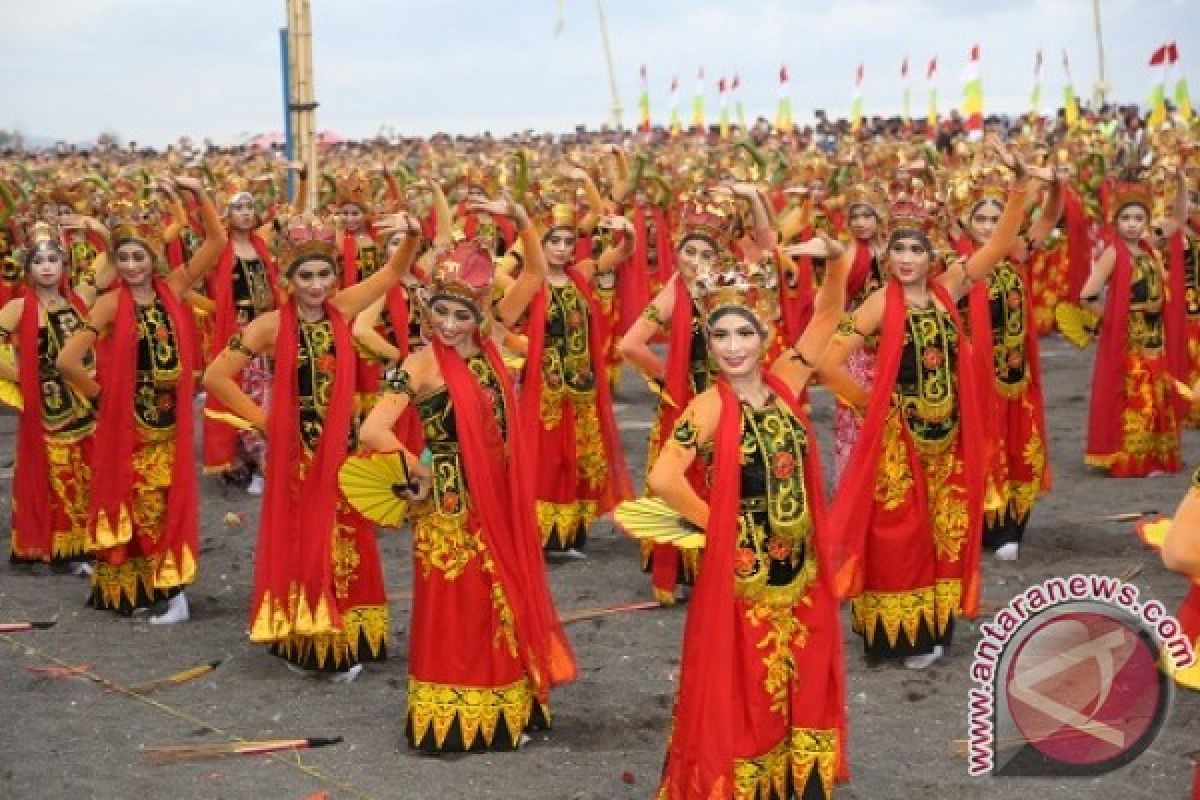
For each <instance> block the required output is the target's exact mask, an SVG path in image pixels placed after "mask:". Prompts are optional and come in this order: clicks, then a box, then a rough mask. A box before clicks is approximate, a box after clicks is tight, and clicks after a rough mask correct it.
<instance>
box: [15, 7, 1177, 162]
mask: <svg viewBox="0 0 1200 800" xmlns="http://www.w3.org/2000/svg"><path fill="white" fill-rule="evenodd" d="M1198 6H1200V0H1140V1H1139V0H1102V1H1101V7H1102V14H1103V25H1104V46H1105V50H1106V56H1107V62H1108V70H1109V83H1110V84H1111V85H1112V87H1113V92H1112V97H1113V98H1114V99H1116V100H1118V101H1122V102H1141V103H1144V102H1145V100H1146V98H1147V97H1148V94H1149V88H1150V83H1151V75H1150V70H1149V69H1148V67H1147V66H1146V65H1147V61H1148V59H1149V56H1150V53H1151V52H1152V51H1153V50H1154V49H1155V48H1156V47H1157V46H1159V45H1160V44H1162V43H1163V42H1165V41H1167V40H1170V39H1174V40H1175V41H1176V42H1178V47H1179V50H1180V56H1181V65H1182V68H1183V74H1184V75H1185V76H1186V77H1187V78H1188V82H1189V84H1190V85H1191V87H1192V91H1193V95H1194V96H1196V97H1197V99H1200V95H1197V94H1196V93H1197V92H1200V35H1198V34H1200V13H1198V12H1200V7H1198ZM562 8H563V17H564V28H563V31H562V33H561V35H558V36H556V35H555V33H554V29H555V23H556V20H557V19H558V14H559V10H558V9H559V6H558V4H557V3H556V2H554V0H515V1H514V2H498V1H497V0H489V1H488V2H483V1H482V0H446V1H444V2H440V1H439V0H411V1H410V0H336V2H335V0H313V29H314V49H313V60H314V64H315V69H316V87H317V99H318V100H319V101H320V103H321V107H320V109H319V111H318V126H319V127H320V128H322V129H332V130H336V131H339V132H341V133H344V134H346V135H349V136H355V137H358V136H365V135H370V134H374V133H376V132H378V131H379V130H380V126H381V125H389V126H394V127H395V129H396V130H397V131H398V132H401V133H414V134H428V133H431V132H434V131H438V130H444V131H449V132H454V133H468V132H477V131H482V130H491V131H493V132H495V133H507V132H510V131H513V130H521V129H525V128H533V129H536V130H566V129H569V128H572V127H573V126H574V125H575V124H577V123H586V124H588V125H591V126H594V125H598V124H600V123H602V122H604V121H607V119H608V118H609V116H608V115H609V110H610V108H611V105H612V102H611V99H610V94H609V87H608V79H607V75H606V71H605V65H604V56H603V50H602V48H601V41H600V28H599V23H598V18H597V13H596V4H595V2H593V0H563V2H562ZM605 8H606V10H607V15H608V23H609V29H610V36H611V41H612V47H613V56H614V59H615V61H616V69H617V80H618V88H619V91H620V96H621V100H622V102H623V104H624V106H625V116H624V121H625V124H626V125H633V124H635V123H636V121H637V107H636V101H637V96H638V94H639V91H640V88H639V79H638V68H639V66H640V65H642V64H645V65H646V66H647V69H648V70H649V76H650V96H651V109H652V113H653V116H654V119H655V121H663V122H665V120H666V118H667V113H668V89H669V84H670V80H671V76H672V75H678V76H679V82H680V95H681V110H682V112H683V115H684V120H685V122H686V120H687V119H688V114H689V110H690V104H691V97H692V94H693V92H694V88H695V84H696V71H697V68H698V67H700V66H703V67H704V68H705V72H706V75H707V79H708V80H707V82H708V96H707V101H706V105H707V109H708V116H709V118H710V120H715V117H716V113H717V98H716V79H717V77H718V76H719V75H722V74H724V75H726V76H732V74H733V73H734V72H735V71H737V72H738V73H739V74H740V76H741V81H742V86H743V102H744V104H745V107H746V112H747V114H748V115H750V116H755V115H757V114H767V115H768V116H772V115H773V114H774V108H775V104H776V100H777V97H778V89H777V85H778V84H777V72H778V69H779V65H780V63H781V62H784V63H786V64H787V65H788V68H789V71H790V73H791V77H792V89H791V94H792V97H793V103H794V107H795V115H796V118H797V119H798V120H801V121H803V120H807V119H809V118H810V116H811V111H812V109H814V108H824V109H827V110H828V111H829V112H830V114H832V115H836V116H845V115H848V113H849V108H850V101H851V95H852V84H853V78H854V72H855V69H856V67H857V65H858V64H859V63H860V62H861V63H863V64H864V65H865V71H866V80H865V85H864V88H863V98H864V111H865V113H867V114H874V113H881V114H889V113H895V112H897V111H898V110H899V108H900V103H901V94H902V89H901V81H900V76H899V71H900V63H901V61H902V60H903V58H904V57H905V56H906V55H907V56H908V57H909V60H910V74H911V75H912V87H913V89H912V97H913V103H912V104H913V112H914V114H915V115H923V114H924V111H925V106H926V102H927V84H926V83H925V80H924V71H925V66H926V64H927V62H928V60H929V58H930V57H931V56H933V55H936V56H937V58H938V62H939V73H938V77H937V80H936V82H937V86H938V92H939V106H940V110H941V111H942V112H943V113H944V112H945V111H947V110H948V109H949V108H950V106H951V105H952V104H954V105H956V104H957V103H958V102H959V100H960V97H961V81H960V73H961V71H962V68H963V66H964V64H965V62H966V59H967V53H968V50H969V49H970V46H971V45H972V44H974V43H978V44H979V45H980V46H981V48H982V53H983V66H982V77H983V85H984V106H985V110H986V111H1006V112H1019V111H1023V110H1025V109H1026V108H1027V106H1028V98H1029V93H1030V89H1031V88H1032V82H1033V77H1032V74H1033V60H1034V53H1035V51H1036V50H1037V49H1038V48H1039V47H1040V48H1042V50H1043V52H1044V58H1045V64H1044V66H1043V72H1042V75H1043V78H1042V83H1043V95H1042V96H1043V108H1046V107H1049V106H1052V105H1053V106H1057V105H1059V104H1060V101H1061V97H1062V86H1063V83H1064V75H1063V70H1062V65H1061V60H1062V56H1061V53H1062V49H1063V48H1066V49H1067V51H1068V53H1069V55H1070V59H1071V70H1072V73H1073V77H1074V85H1075V87H1076V89H1077V90H1078V91H1079V93H1080V94H1081V95H1084V96H1086V95H1088V94H1089V93H1090V87H1091V85H1092V83H1093V82H1094V80H1095V78H1096V47H1095V39H1094V36H1093V31H1092V15H1091V14H1092V0H1012V1H1009V0H991V1H990V2H986V3H979V2H971V1H970V0H959V1H958V2H953V1H952V0H878V1H877V2H867V0H831V1H829V2H813V0H761V1H759V2H756V1H755V0H740V1H739V0H724V2H720V1H718V0H707V1H701V0H697V1H695V2H686V0H659V1H657V2H656V0H605ZM283 20H284V3H283V0H203V2H197V1H196V0H0V30H2V31H3V32H4V46H3V47H0V74H2V75H4V76H5V80H4V89H3V97H4V101H3V102H2V103H0V128H5V129H13V128H16V129H19V130H20V131H22V132H23V133H25V134H27V135H35V136H50V137H56V138H65V139H69V140H82V139H87V138H90V137H92V136H94V135H95V134H96V133H98V132H100V131H103V130H109V131H113V132H115V133H117V134H118V135H119V136H121V137H122V138H124V139H134V140H137V141H139V142H144V143H151V144H159V145H161V144H164V143H166V142H168V141H171V140H173V139H175V138H176V137H178V136H179V135H181V134H189V135H191V136H192V137H193V138H200V137H211V138H213V139H214V140H216V141H220V142H226V141H231V140H235V139H237V138H238V137H239V136H240V135H243V134H253V133H259V132H263V131H269V130H279V129H280V128H281V124H282V123H281V118H282V111H281V108H282V100H281V97H280V88H279V87H280V68H279V56H278V29H279V27H280V25H282V23H283ZM1195 105H1197V106H1200V102H1197V103H1196V104H1195Z"/></svg>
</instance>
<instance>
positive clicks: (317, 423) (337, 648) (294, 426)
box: [204, 215, 419, 681]
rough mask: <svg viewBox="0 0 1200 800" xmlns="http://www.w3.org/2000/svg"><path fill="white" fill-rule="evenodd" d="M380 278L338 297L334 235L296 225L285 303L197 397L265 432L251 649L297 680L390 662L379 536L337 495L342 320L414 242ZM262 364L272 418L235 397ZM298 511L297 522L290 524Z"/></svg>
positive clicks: (380, 285) (348, 430)
mask: <svg viewBox="0 0 1200 800" xmlns="http://www.w3.org/2000/svg"><path fill="white" fill-rule="evenodd" d="M402 224H403V226H404V228H405V230H406V231H407V232H408V233H409V234H410V235H409V236H408V237H407V238H406V239H405V244H404V246H403V247H401V248H399V249H398V250H397V251H396V252H395V253H393V255H392V258H390V259H389V260H388V263H387V264H386V265H385V267H384V268H383V269H380V270H378V271H377V272H376V273H375V274H374V275H372V276H371V277H370V278H367V279H365V280H362V281H359V282H357V283H355V284H353V285H351V286H348V287H347V288H345V289H342V290H341V291H336V288H337V284H338V278H339V276H338V268H337V264H338V250H337V248H336V245H335V243H334V234H333V231H332V230H330V229H328V228H325V227H324V226H323V225H322V224H321V223H320V222H319V221H315V220H305V219H296V220H293V221H292V225H291V226H290V227H289V228H288V230H287V236H286V239H285V241H284V243H283V246H282V247H281V248H280V259H279V261H280V264H281V265H282V266H283V268H284V275H285V276H286V278H287V281H288V286H289V289H290V297H289V298H288V299H287V301H286V302H285V303H283V305H281V306H280V307H279V308H278V309H277V310H275V311H269V312H267V313H265V314H262V315H261V316H259V317H258V318H257V319H255V320H254V321H253V322H251V323H250V324H249V325H247V326H246V328H245V329H244V330H243V331H242V332H241V333H240V334H235V335H234V336H233V338H231V339H230V340H229V343H228V344H227V345H226V346H225V350H224V351H222V353H221V354H220V355H219V356H217V359H216V360H215V361H213V363H212V365H211V366H209V368H208V370H207V371H206V372H205V373H204V386H205V388H206V389H208V391H209V392H211V393H212V394H214V395H216V397H217V398H218V399H219V400H220V401H221V402H222V403H223V404H224V405H225V406H226V407H227V408H229V410H230V411H232V412H233V413H234V414H236V415H238V416H240V417H242V418H243V419H245V420H247V421H248V422H250V423H251V424H252V425H254V427H256V428H258V429H259V430H260V431H264V432H265V433H266V439H267V474H266V488H265V490H264V494H263V510H262V517H261V521H260V523H259V534H258V548H257V550H256V552H255V559H254V591H253V597H252V599H251V609H250V640H251V641H252V642H260V643H263V644H267V645H269V647H270V651H271V653H272V654H274V655H277V656H279V657H281V658H283V659H284V660H286V661H287V662H288V663H289V665H292V666H295V667H298V668H300V669H305V670H312V671H320V672H328V673H335V675H334V678H335V679H336V680H338V681H352V680H354V678H356V677H357V676H358V674H359V672H361V671H362V663H361V662H363V661H370V660H382V659H383V658H385V657H386V653H387V631H388V608H387V597H386V595H385V593H384V586H383V572H382V570H381V568H380V565H379V553H378V549H377V547H376V544H375V529H374V526H373V525H372V524H371V523H370V522H369V521H368V520H366V519H365V518H363V517H362V516H361V515H359V514H358V513H357V512H355V511H354V510H353V509H352V508H351V507H350V505H349V503H348V502H347V501H346V499H345V497H344V496H343V495H342V493H341V490H340V489H339V488H338V484H337V475H338V468H339V467H340V466H341V464H342V462H343V461H344V460H345V457H346V452H347V450H348V449H350V448H352V447H353V441H354V439H355V432H354V428H355V422H356V416H357V415H356V412H355V408H354V394H355V379H356V374H357V358H356V357H355V350H354V340H353V339H352V338H351V336H350V325H349V320H350V319H351V318H352V317H353V316H354V315H355V314H357V313H359V312H360V311H362V309H364V308H366V307H367V305H369V304H370V303H371V302H373V301H374V300H375V299H376V298H378V297H380V296H382V295H383V293H384V292H386V291H387V290H388V289H389V288H390V287H392V286H394V285H395V284H396V283H398V282H399V281H400V279H401V278H402V277H403V275H404V273H405V272H406V271H407V269H408V267H409V265H410V264H411V262H412V258H413V255H414V253H415V251H416V246H417V241H418V240H419V236H417V232H418V230H419V226H418V224H417V222H416V220H415V219H413V218H411V217H409V216H408V215H404V216H403V217H402ZM263 353H272V354H273V355H274V358H275V365H274V367H275V370H274V372H275V375H274V379H273V381H272V384H271V413H270V415H269V416H268V414H267V410H266V409H264V408H263V407H262V406H260V405H258V404H257V403H255V402H254V401H253V400H252V399H251V398H250V397H249V396H247V395H246V393H245V392H244V391H242V389H241V387H240V386H239V385H238V383H237V381H236V376H237V374H238V373H239V372H240V371H241V370H242V369H243V368H244V367H245V366H246V364H247V363H249V362H250V361H251V360H252V359H254V358H255V357H257V356H258V355H260V354H263ZM301 505H302V507H303V509H304V513H302V514H298V513H296V509H297V508H299V507H301Z"/></svg>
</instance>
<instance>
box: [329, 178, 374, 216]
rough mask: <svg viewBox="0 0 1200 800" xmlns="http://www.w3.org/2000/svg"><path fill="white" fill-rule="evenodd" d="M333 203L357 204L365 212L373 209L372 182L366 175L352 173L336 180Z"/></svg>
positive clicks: (343, 204)
mask: <svg viewBox="0 0 1200 800" xmlns="http://www.w3.org/2000/svg"><path fill="white" fill-rule="evenodd" d="M336 184H337V189H336V191H335V192H334V196H333V203H334V205H336V206H346V205H355V206H358V207H359V208H361V209H362V210H363V211H364V212H365V211H370V210H371V182H370V181H369V180H368V179H367V177H366V176H365V175H362V174H359V173H351V174H349V175H346V176H344V177H342V178H341V179H340V180H337V181H336Z"/></svg>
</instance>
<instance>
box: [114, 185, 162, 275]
mask: <svg viewBox="0 0 1200 800" xmlns="http://www.w3.org/2000/svg"><path fill="white" fill-rule="evenodd" d="M158 212H159V208H158V204H157V202H156V201H155V198H154V196H153V195H142V194H138V193H134V194H119V195H117V196H116V197H114V198H113V199H112V201H111V202H110V203H109V206H108V219H109V223H110V224H109V230H110V231H111V232H112V246H113V252H114V253H115V252H116V251H117V249H118V248H119V247H120V246H121V245H123V244H125V243H126V242H136V243H137V244H140V245H141V246H142V247H144V248H146V250H147V251H148V252H149V253H150V255H151V256H152V257H153V258H154V260H155V262H156V265H157V266H158V267H159V269H165V268H166V263H167V246H166V242H164V241H163V236H162V227H161V222H160V221H159V220H157V219H156V216H157V214H158Z"/></svg>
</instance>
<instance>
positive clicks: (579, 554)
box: [562, 547, 587, 561]
mask: <svg viewBox="0 0 1200 800" xmlns="http://www.w3.org/2000/svg"><path fill="white" fill-rule="evenodd" d="M562 557H563V558H569V559H572V560H573V561H582V560H584V559H586V558H587V553H584V552H583V551H582V550H576V549H575V548H574V547H568V548H567V549H566V550H563V551H562Z"/></svg>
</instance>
